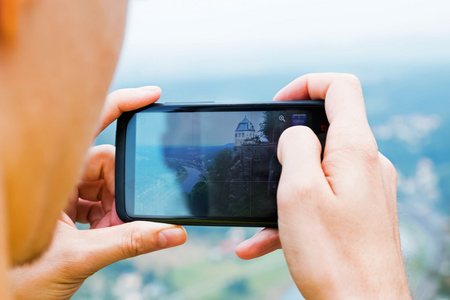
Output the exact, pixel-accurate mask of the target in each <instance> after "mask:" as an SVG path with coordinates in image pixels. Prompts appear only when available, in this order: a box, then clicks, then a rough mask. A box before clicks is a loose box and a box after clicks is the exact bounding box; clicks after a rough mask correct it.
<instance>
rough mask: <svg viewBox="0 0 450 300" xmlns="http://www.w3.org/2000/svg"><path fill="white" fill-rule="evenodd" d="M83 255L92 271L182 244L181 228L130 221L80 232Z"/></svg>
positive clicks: (183, 231)
mask: <svg viewBox="0 0 450 300" xmlns="http://www.w3.org/2000/svg"><path fill="white" fill-rule="evenodd" d="M82 234H83V243H82V245H83V249H82V253H81V254H82V256H83V257H84V258H85V260H86V261H85V262H84V263H85V264H87V265H88V266H89V269H90V271H91V272H92V273H94V272H96V271H97V270H99V269H101V268H103V267H106V266H107V265H110V264H112V263H114V262H117V261H119V260H122V259H126V258H130V257H134V256H138V255H141V254H145V253H149V252H153V251H157V250H161V249H165V248H170V247H174V246H178V245H181V244H183V243H184V242H185V241H186V238H187V235H186V231H185V230H184V228H183V227H180V226H175V225H170V224H162V223H151V222H139V221H138V222H131V223H125V224H122V225H118V226H113V227H108V228H101V229H92V230H86V231H83V232H82Z"/></svg>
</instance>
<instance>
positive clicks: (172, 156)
mask: <svg viewBox="0 0 450 300" xmlns="http://www.w3.org/2000/svg"><path fill="white" fill-rule="evenodd" d="M299 125H302V126H308V127H310V128H311V129H312V130H313V131H314V132H315V133H316V134H317V136H318V138H319V140H320V141H321V143H322V144H324V143H325V138H326V133H327V129H328V125H329V124H328V120H327V117H326V114H325V110H324V102H323V101H277V102H275V101H267V102H257V103H256V102H249V103H238V102H233V103H213V102H208V103H170V102H169V103H164V104H152V105H150V106H147V107H144V108H142V109H139V110H136V111H132V112H127V113H124V114H123V115H122V116H121V117H120V118H119V120H118V123H117V133H116V210H117V214H118V216H119V217H120V219H121V220H123V221H125V222H127V221H133V220H149V221H157V222H165V223H173V224H180V225H205V226H210V225H219V226H257V227H262V226H266V227H276V226H277V205H276V204H277V203H276V194H277V187H278V180H279V178H280V174H281V165H280V163H279V162H278V158H277V144H278V139H279V138H280V135H281V134H282V132H283V131H284V130H286V129H287V128H288V127H291V126H299Z"/></svg>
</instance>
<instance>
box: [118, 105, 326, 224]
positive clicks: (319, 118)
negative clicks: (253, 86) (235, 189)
mask: <svg viewBox="0 0 450 300" xmlns="http://www.w3.org/2000/svg"><path fill="white" fill-rule="evenodd" d="M149 108H151V109H152V110H154V111H155V112H218V111H265V110H275V111H276V110H283V109H301V110H309V111H311V112H312V115H314V116H312V117H311V119H312V121H313V123H312V124H311V129H312V130H313V131H314V132H315V133H316V134H317V135H321V142H322V144H324V141H325V137H326V132H327V129H328V125H329V124H328V120H327V117H326V114H325V108H324V101H323V100H302V101H266V102H246V103H240V102H230V103H214V102H203V103H188V102H186V103H175V102H172V103H171V102H168V103H164V104H161V103H154V104H151V105H148V106H145V107H143V108H140V109H138V110H134V111H131V112H125V113H123V114H122V115H121V116H120V117H119V119H118V120H117V129H116V165H115V197H116V200H115V204H116V205H115V206H116V212H117V215H118V216H119V218H120V219H121V220H122V221H124V222H131V221H137V220H144V221H153V222H163V223H170V224H177V225H202V226H243V227H277V220H273V219H271V218H254V217H253V218H252V217H250V218H249V217H245V218H243V217H231V218H225V217H188V218H186V217H178V216H161V217H158V218H155V217H153V216H152V217H146V216H142V217H141V216H139V217H135V216H130V215H129V214H128V213H127V211H126V199H125V198H126V197H125V168H126V133H127V127H128V123H129V121H130V120H131V118H132V117H133V115H134V114H136V113H139V112H141V111H144V110H147V109H149ZM324 126H325V127H324Z"/></svg>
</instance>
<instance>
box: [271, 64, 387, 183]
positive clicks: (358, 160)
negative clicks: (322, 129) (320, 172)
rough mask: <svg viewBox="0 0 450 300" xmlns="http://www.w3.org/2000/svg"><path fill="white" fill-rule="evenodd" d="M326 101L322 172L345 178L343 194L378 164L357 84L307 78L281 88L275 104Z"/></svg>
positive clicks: (332, 77)
mask: <svg viewBox="0 0 450 300" xmlns="http://www.w3.org/2000/svg"><path fill="white" fill-rule="evenodd" d="M298 97H303V98H306V99H325V109H326V113H327V118H328V120H329V122H330V127H329V129H328V134H327V140H326V146H325V150H324V160H323V162H324V172H325V174H326V175H327V176H329V177H334V178H335V179H336V180H342V178H344V176H343V174H345V175H346V176H345V178H348V179H346V180H347V181H348V182H347V184H342V185H341V187H342V188H343V190H346V189H347V190H348V187H349V185H352V184H355V182H360V181H361V180H363V179H364V176H361V174H365V173H368V172H370V171H371V170H372V169H373V168H374V167H375V166H376V165H377V163H378V148H377V145H376V141H375V138H374V136H373V134H372V131H371V130H370V127H369V124H368V121H367V117H366V112H365V106H364V98H363V94H362V89H361V85H360V83H359V80H358V79H357V78H356V77H355V76H353V75H348V74H332V73H330V74H309V75H305V76H302V77H300V78H298V79H296V80H294V81H293V82H291V83H290V84H289V85H287V86H286V87H285V88H283V89H282V90H281V91H280V92H279V93H278V94H277V95H276V96H275V98H274V100H278V101H283V100H294V99H298Z"/></svg>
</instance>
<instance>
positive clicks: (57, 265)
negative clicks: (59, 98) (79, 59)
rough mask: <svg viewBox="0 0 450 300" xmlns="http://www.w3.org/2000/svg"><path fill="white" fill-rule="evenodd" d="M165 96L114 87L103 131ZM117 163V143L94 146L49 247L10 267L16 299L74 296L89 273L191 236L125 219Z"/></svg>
mask: <svg viewBox="0 0 450 300" xmlns="http://www.w3.org/2000/svg"><path fill="white" fill-rule="evenodd" d="M160 95H161V90H160V89H159V88H158V87H142V88H137V89H125V90H118V91H115V92H113V93H112V94H110V95H109V96H108V98H107V100H106V103H105V107H104V110H103V112H102V116H101V126H100V127H101V129H100V132H101V131H102V130H103V129H105V128H106V127H107V126H108V125H109V124H110V123H112V122H113V121H114V120H115V119H117V118H118V117H119V116H120V115H121V114H122V113H123V112H125V111H130V110H134V109H137V108H140V107H143V106H145V105H148V104H150V103H153V102H155V101H156V100H158V99H159V97H160ZM68 134H69V133H68ZM114 163H115V149H114V147H113V146H111V145H102V146H97V147H93V148H91V149H90V150H89V153H88V155H87V161H86V166H85V169H84V172H83V174H82V176H81V180H80V182H79V183H78V187H77V188H76V189H75V191H74V194H73V196H72V197H71V198H70V199H69V202H68V205H67V207H66V209H65V212H63V213H62V216H61V218H60V219H59V220H58V222H57V225H56V229H55V232H54V236H53V241H52V244H51V245H50V247H49V249H48V250H47V251H46V252H45V253H44V254H43V256H42V257H40V258H38V259H37V260H36V261H34V262H32V263H31V264H28V265H24V266H20V267H15V268H13V269H12V270H11V271H10V273H9V276H10V279H11V287H12V290H13V293H14V299H69V298H70V297H71V296H72V295H73V294H74V293H75V292H76V291H77V290H78V289H79V287H80V286H81V284H82V283H83V282H84V280H85V279H86V278H88V277H89V276H91V275H92V274H94V273H95V272H97V271H98V270H100V269H101V268H103V267H105V266H107V265H109V264H112V263H114V262H116V261H119V260H122V259H125V258H129V257H134V256H137V255H141V254H144V253H149V252H152V251H156V250H160V249H165V248H169V247H173V246H178V245H181V244H183V243H184V242H185V241H186V238H187V236H186V232H185V230H184V229H183V228H182V227H180V226H175V225H170V224H162V223H151V222H131V223H126V224H123V222H122V221H120V219H119V218H118V217H117V214H116V212H115V205H114V200H115V194H114ZM75 222H79V223H89V224H90V228H91V229H90V230H78V229H77V227H76V226H75Z"/></svg>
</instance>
